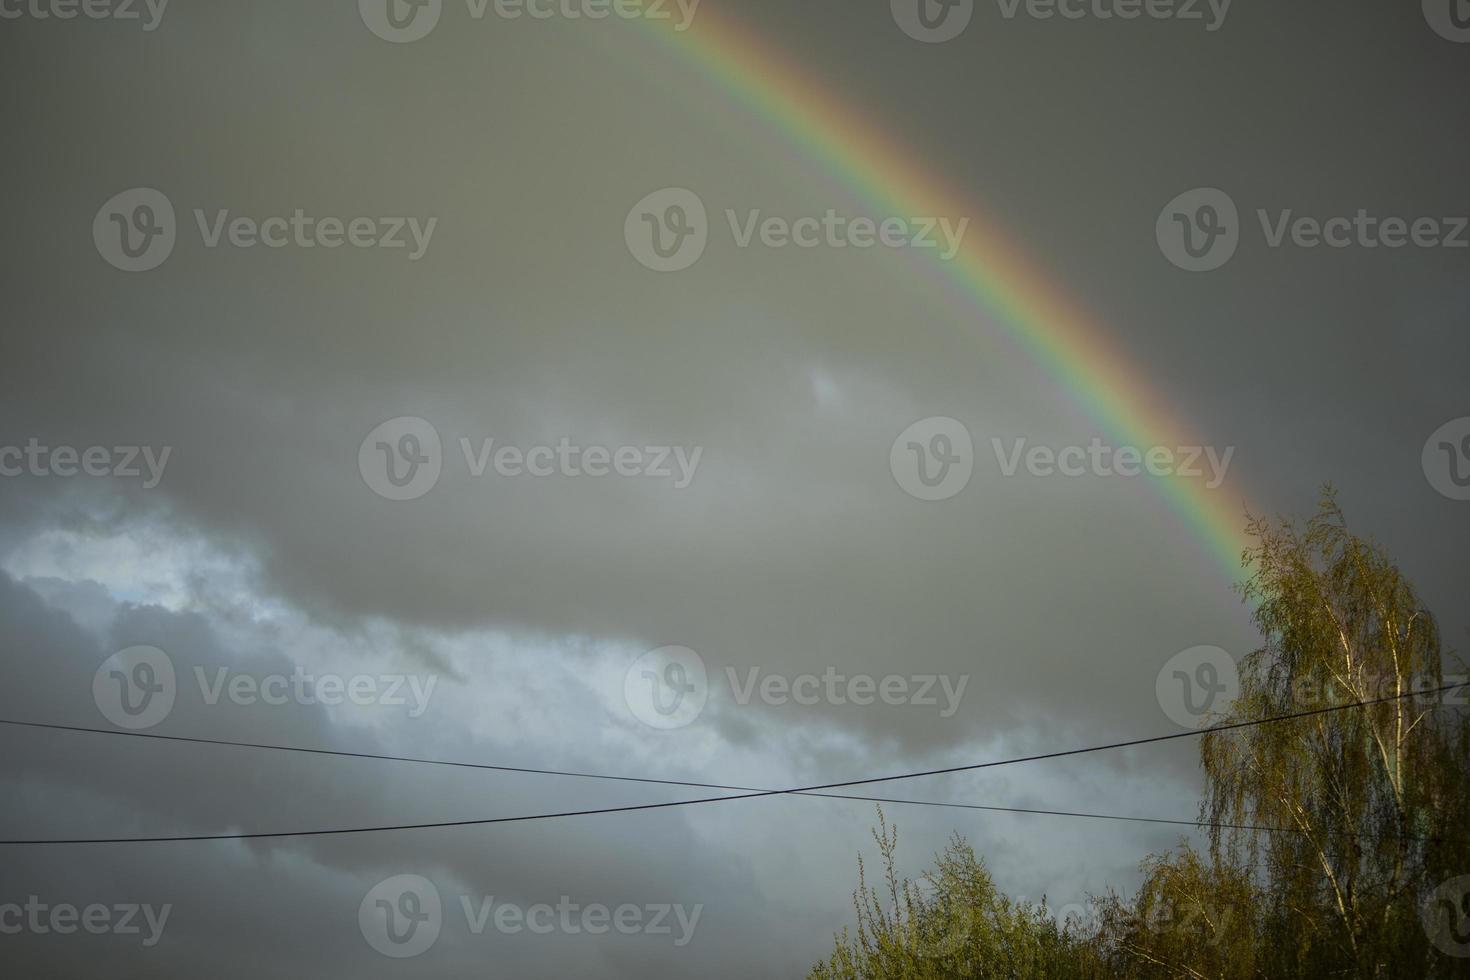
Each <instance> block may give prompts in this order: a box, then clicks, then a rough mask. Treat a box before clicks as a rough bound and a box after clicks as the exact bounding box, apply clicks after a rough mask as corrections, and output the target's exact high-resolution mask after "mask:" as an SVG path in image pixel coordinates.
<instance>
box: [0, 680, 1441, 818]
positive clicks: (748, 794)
mask: <svg viewBox="0 0 1470 980" xmlns="http://www.w3.org/2000/svg"><path fill="white" fill-rule="evenodd" d="M1463 687H1470V682H1467V683H1460V684H1448V685H1445V686H1443V687H1439V688H1435V689H1433V690H1427V691H1418V692H1411V693H1408V694H1397V695H1389V696H1386V697H1381V698H1374V699H1372V700H1368V701H1355V702H1351V703H1349V704H1341V705H1332V706H1329V707H1325V708H1314V709H1312V710H1309V711H1299V712H1294V713H1292V714H1287V715H1276V716H1273V717H1270V718H1260V719H1255V720H1251V721H1242V722H1233V723H1230V724H1225V725H1216V726H1212V727H1208V728H1203V729H1199V730H1197V731H1187V732H1176V733H1173V734H1169V735H1155V736H1150V737H1147V738H1140V739H1131V740H1128V741H1123V742H1110V743H1106V744H1102V745H1094V746H1088V747H1084V748H1078V749H1067V750H1062V751H1056V752H1047V753H1041V754H1038V755H1030V756H1018V757H1014V758H1010V759H999V760H994V761H991V762H981V763H973V764H970V765H965V766H952V767H949V768H945V769H931V770H925V771H920V772H910V773H900V774H897V775H891V776H877V777H871V778H868V779H859V780H850V781H847V782H837V783H824V784H819V785H814V786H803V787H796V788H792V789H760V788H756V787H748V786H733V785H728V784H721V783H697V782H689V781H684V780H672V779H653V778H648V777H638V776H619V775H609V774H604V773H585V772H574V771H568V770H554V769H536V768H530V767H524V766H497V765H489V764H485V763H472V762H454V761H448V760H442V759H423V758H414V757H409V756H392V755H386V754H379V753H366V752H349V751H345V750H336V749H313V748H304V747H297V746H286V745H271V744H268V743H258V742H231V741H226V740H222V739H208V738H198V737H189V736H180V735H162V734H156V733H152V732H128V731H115V730H110V729H102V728H85V727H81V726H74V725H57V724H47V723H43V722H26V721H18V720H13V719H0V724H3V725H10V726H13V727H25V728H37V729H45V730H52V731H67V732H77V733H86V734H97V735H116V736H130V737H136V738H150V739H156V740H162V741H173V742H187V743H194V744H204V745H224V746H234V747H237V748H251V749H264V750H270V751H279V752H296V753H302V754H307V755H326V756H339V757H344V758H360V759H373V760H378V761H388V762H408V763H415V764H421V765H441V766H452V767H458V768H470V769H484V770H493V771H497V772H519V773H529V774H537V775H552V776H569V777H574V778H581V779H603V780H611V781H618V782H637V783H651V784H658V785H667V786H682V787H689V788H700V789H722V790H739V791H741V792H739V793H737V794H735V795H730V796H712V797H704V798H700V799H692V800H672V801H668V802H664V803H643V804H635V805H628V806H618V807H601V808H597V809H589V810H569V811H563V812H558V813H537V814H524V815H520V816H513V817H491V818H484V819H478V820H454V821H444V822H438V823H424V824H393V825H387V826H378V827H349V828H340V829H331V830H312V831H279V832H269V833H250V834H243V833H242V834H202V835H188V836H170V837H122V838H91V839H68V840H56V839H52V840H0V845H40V844H127V843H138V844H142V843H164V842H184V841H206V840H256V839H264V838H282V837H318V836H327V835H345V834H364V833H382V832H388V831H395V830H430V829H443V828H452V827H470V826H486V825H490V824H500V823H521V822H527V821H532V820H553V819H560V818H563V817H579V816H596V815H601V814H610V813H631V812H635V811H642V810H657V809H665V808H669V807H678V806H695V805H698V804H703V803H720V802H725V801H728V800H741V799H754V798H757V797H764V796H814V797H826V798H830V799H847V800H857V801H862V802H871V803H892V804H902V805H913V806H933V807H952V808H957V809H970V810H990V811H994V812H1001V813H1023V814H1036V815H1046V816H1065V817H1079V818H1087V819H1097V820H1118V821H1126V822H1137V823H1156V824H1172V825H1178V826H1193V827H1200V826H1203V825H1204V824H1203V823H1202V822H1201V821H1186V820H1172V819H1164V818H1153V817H1130V816H1122V815H1117V814H1101V813H1082V812H1076V811H1063V810H1041V809H1027V808H1019V807H1000V806H990V805H982V804H968V803H947V802H942V801H931V800H904V799H892V798H880V797H869V796H857V795H850V794H836V793H824V792H821V791H822V790H829V789H841V788H845V787H850V786H866V785H872V784H875V783H883V782H893V781H896V780H901V779H916V778H919V777H921V776H937V775H947V774H951V773H958V772H972V771H976V770H980V769H993V768H998V767H1001V766H1010V765H1019V764H1021V763H1024V762H1040V761H1045V760H1048V759H1059V758H1066V757H1069V756H1076V755H1084V754H1087V753H1092V752H1104V751H1110V750H1113V749H1120V748H1129V747H1133V746H1141V745H1151V744H1155V743H1159V742H1166V741H1171V740H1174V739H1179V738H1190V737H1193V736H1197V735H1207V734H1210V733H1213V732H1226V731H1235V730H1239V729H1243V728H1250V727H1254V726H1257V725H1266V724H1274V723H1277V722H1283V721H1292V720H1297V719H1301V718H1308V717H1313V716H1317V715H1323V714H1328V713H1331V712H1337V711H1346V710H1350V709H1353V708H1363V707H1368V706H1371V705H1375V704H1384V703H1388V702H1391V701H1399V700H1403V699H1405V698H1409V697H1424V696H1427V695H1432V694H1442V693H1445V692H1447V691H1453V690H1458V689H1460V688H1463ZM1210 826H1219V827H1221V828H1222V829H1235V830H1244V831H1254V832H1273V833H1283V832H1285V833H1290V832H1301V831H1298V830H1297V829H1296V828H1281V827H1257V826H1252V825H1229V824H1219V825H1213V824H1212V825H1210ZM1356 836H1364V835H1356ZM1403 839H1406V840H1435V839H1434V838H1423V837H1405V838H1403Z"/></svg>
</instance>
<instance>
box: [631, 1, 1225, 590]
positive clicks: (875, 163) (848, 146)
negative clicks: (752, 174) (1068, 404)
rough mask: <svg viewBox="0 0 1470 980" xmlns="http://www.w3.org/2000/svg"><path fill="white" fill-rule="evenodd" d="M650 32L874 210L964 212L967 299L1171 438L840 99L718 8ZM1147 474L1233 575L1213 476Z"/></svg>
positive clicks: (1097, 413)
mask: <svg viewBox="0 0 1470 980" xmlns="http://www.w3.org/2000/svg"><path fill="white" fill-rule="evenodd" d="M643 23H645V24H649V25H651V26H652V32H651V33H652V35H653V36H655V37H657V38H659V39H660V40H661V42H662V43H663V44H664V46H665V47H666V48H667V49H668V50H671V51H672V52H674V53H675V54H676V55H677V56H678V57H679V58H681V59H682V60H683V61H685V62H686V63H688V64H690V65H692V66H694V67H695V68H697V69H698V70H699V71H701V72H702V73H703V74H705V75H706V76H708V77H709V78H710V79H712V80H713V81H714V82H715V83H716V84H717V85H718V86H719V87H720V88H721V89H722V90H724V91H725V92H726V93H728V94H729V95H731V96H733V97H735V98H736V99H738V100H739V101H740V102H741V103H743V104H744V105H745V106H746V107H747V108H749V109H750V110H751V111H752V112H754V113H755V114H757V115H758V116H759V117H760V118H762V119H764V120H766V121H767V122H769V123H771V124H773V125H774V126H775V127H776V128H777V129H779V131H780V132H781V133H783V134H784V135H785V137H786V138H788V139H790V140H791V141H793V142H794V143H795V144H796V145H797V146H799V147H800V148H801V149H802V150H803V151H804V152H806V153H807V154H809V155H810V156H811V157H812V158H813V159H814V160H815V161H816V162H817V163H818V164H819V165H820V166H821V167H822V168H823V169H824V170H826V171H828V172H830V173H831V174H833V175H835V176H836V177H838V178H839V179H841V180H842V181H843V182H844V183H845V184H847V185H849V186H850V187H851V188H852V190H853V191H854V192H856V193H857V194H859V195H860V196H861V197H863V198H865V199H866V200H867V201H868V202H870V203H871V204H872V206H873V207H874V208H876V209H877V212H876V215H877V216H885V215H909V216H917V215H933V216H940V215H944V216H949V217H953V218H956V219H958V218H961V217H967V216H968V217H970V218H971V224H970V227H969V230H968V232H967V234H966V236H965V240H964V244H963V246H962V249H961V251H960V253H959V254H958V255H956V256H955V257H954V258H953V259H951V260H949V261H947V262H945V261H941V260H939V259H937V258H936V259H935V262H936V263H937V264H938V265H940V266H942V267H943V269H944V270H945V273H946V275H947V276H948V277H949V278H950V279H951V280H952V281H953V282H954V284H955V285H956V286H957V287H958V288H959V289H960V290H961V291H962V292H963V294H965V295H966V296H967V297H968V298H969V299H971V300H972V301H974V302H976V303H978V304H979V305H980V306H982V307H983V308H984V309H986V310H987V311H989V312H990V313H991V315H992V316H993V317H994V319H995V320H996V321H997V322H999V323H1001V324H1002V325H1003V326H1004V327H1005V329H1006V330H1007V331H1008V332H1009V333H1010V335H1011V336H1012V338H1013V339H1014V340H1015V342H1017V343H1018V344H1019V346H1020V347H1021V348H1022V349H1023V350H1025V351H1026V352H1027V353H1028V354H1029V355H1030V356H1031V357H1032V358H1033V359H1034V360H1035V361H1036V362H1037V363H1038V364H1039V365H1040V366H1041V367H1042V368H1043V370H1044V371H1045V372H1046V373H1047V374H1048V375H1050V376H1051V377H1052V378H1053V379H1054V380H1055V381H1057V382H1058V383H1059V384H1061V385H1062V386H1063V388H1064V389H1065V390H1066V391H1067V392H1068V393H1069V394H1070V396H1071V397H1072V398H1073V399H1074V400H1075V401H1076V403H1077V404H1078V405H1079V406H1080V407H1081V409H1082V410H1083V411H1085V412H1086V413H1087V414H1088V416H1090V417H1091V418H1092V419H1093V421H1094V422H1095V423H1096V424H1097V425H1098V426H1100V427H1101V428H1102V429H1103V431H1104V432H1105V434H1106V435H1107V437H1108V438H1110V439H1112V440H1115V441H1116V442H1117V444H1119V445H1134V446H1139V447H1148V446H1181V445H1189V444H1190V442H1189V440H1187V439H1184V438H1181V433H1180V427H1179V426H1178V425H1177V423H1176V421H1175V420H1174V419H1173V417H1172V416H1171V413H1169V412H1168V411H1167V410H1166V409H1164V408H1163V407H1162V405H1163V402H1162V399H1160V398H1158V397H1156V396H1152V395H1151V394H1150V393H1151V391H1152V386H1151V385H1149V384H1148V383H1147V382H1146V381H1145V379H1144V378H1143V377H1142V376H1141V375H1139V373H1138V372H1137V370H1136V369H1134V367H1133V366H1132V365H1131V364H1129V363H1128V362H1127V361H1126V360H1125V358H1124V357H1123V356H1122V355H1121V353H1120V352H1119V351H1117V350H1116V349H1114V347H1113V346H1112V345H1111V344H1110V343H1109V340H1108V336H1107V332H1106V331H1104V330H1103V329H1102V328H1101V327H1100V326H1099V325H1098V324H1096V323H1094V322H1092V321H1091V320H1090V319H1089V318H1088V317H1086V316H1085V315H1084V314H1083V313H1082V311H1080V310H1078V309H1077V308H1075V307H1074V306H1072V305H1071V304H1069V303H1068V301H1067V300H1066V299H1064V298H1063V296H1062V295H1061V292H1060V290H1058V289H1057V288H1056V287H1055V286H1054V285H1052V284H1051V283H1049V282H1048V281H1047V280H1046V279H1044V278H1043V277H1042V276H1041V275H1040V274H1038V272H1037V271H1036V270H1035V269H1034V268H1033V267H1031V266H1030V265H1029V264H1028V263H1027V262H1026V261H1025V260H1024V259H1023V258H1022V256H1021V255H1020V254H1019V253H1018V251H1017V249H1016V248H1015V247H1014V245H1013V244H1012V243H1011V242H1010V241H1009V240H1008V239H1007V238H1006V237H1005V236H1004V235H1003V234H1002V233H1001V230H1000V229H999V228H998V227H997V226H996V225H995V224H994V223H993V222H989V221H986V220H985V218H984V217H983V215H981V214H980V213H979V212H978V209H977V208H975V207H974V206H973V204H971V203H968V202H966V201H965V200H964V199H963V198H962V197H961V196H960V195H959V194H956V193H954V192H951V191H948V190H946V188H945V185H944V181H943V180H941V179H940V178H939V176H938V175H937V174H935V173H933V172H931V171H930V170H929V169H928V168H926V167H925V166H924V165H923V164H921V163H920V161H918V160H916V159H914V158H913V157H912V156H910V155H909V154H908V153H906V152H905V151H904V149H903V148H902V147H901V146H900V145H899V143H898V141H896V140H894V139H891V138H888V137H886V136H885V134H884V133H882V132H881V131H879V130H877V129H876V128H874V127H873V126H872V124H871V123H869V122H868V121H867V120H866V119H865V118H863V115H862V112H861V110H860V109H859V108H857V107H854V106H851V105H849V104H847V103H845V102H844V101H842V100H841V99H840V98H838V96H837V95H836V94H834V93H831V92H829V91H827V90H825V89H824V88H823V87H822V85H821V84H819V83H818V82H817V81H815V80H814V79H812V78H810V77H809V76H808V75H807V74H806V73H805V72H803V70H802V69H801V68H800V67H799V66H797V65H796V64H795V63H794V62H793V61H792V60H791V59H790V58H789V57H786V56H785V55H784V54H783V53H782V52H780V51H779V50H777V49H776V48H775V47H774V46H772V45H770V44H769V43H768V42H765V41H764V40H763V39H761V38H759V37H757V36H755V35H754V34H752V33H751V32H749V31H748V30H747V29H746V28H744V27H742V26H740V25H739V24H737V23H736V22H735V21H733V20H731V19H730V18H728V17H716V16H715V15H713V14H712V12H710V11H708V10H701V11H700V16H699V18H698V19H697V22H696V24H695V25H694V26H692V27H690V28H689V29H688V30H686V31H683V32H675V31H673V30H671V29H670V28H669V27H668V26H667V25H668V22H661V21H654V20H646V19H645V20H644V21H643ZM1148 482H1149V483H1151V484H1152V485H1153V486H1154V487H1155V488H1156V489H1157V490H1158V491H1159V493H1160V494H1161V495H1162V496H1163V498H1164V499H1165V500H1166V501H1167V503H1168V504H1169V506H1170V507H1171V508H1172V509H1173V510H1174V511H1175V512H1176V513H1177V514H1178V515H1179V517H1180V518H1181V519H1182V520H1183V522H1184V523H1185V525H1186V526H1188V527H1189V528H1190V529H1191V531H1192V533H1194V534H1195V535H1196V536H1197V537H1198V538H1199V539H1200V541H1201V542H1202V544H1203V546H1204V548H1205V550H1206V551H1207V553H1209V554H1210V555H1211V556H1213V558H1215V559H1218V560H1219V561H1220V562H1221V564H1222V565H1223V566H1224V569H1225V571H1226V572H1227V574H1228V575H1229V577H1230V579H1231V580H1232V581H1234V580H1236V579H1238V577H1239V575H1240V569H1241V553H1242V550H1243V549H1244V548H1245V546H1246V536H1245V531H1244V526H1243V525H1244V512H1243V507H1241V506H1232V505H1231V504H1230V503H1229V501H1230V500H1231V499H1232V498H1231V496H1230V494H1228V493H1227V492H1226V491H1225V489H1224V488H1223V487H1221V488H1217V489H1215V490H1208V489H1206V488H1205V487H1204V485H1203V482H1202V481H1200V480H1197V479H1185V478H1180V477H1150V478H1148Z"/></svg>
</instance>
